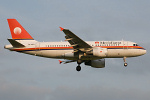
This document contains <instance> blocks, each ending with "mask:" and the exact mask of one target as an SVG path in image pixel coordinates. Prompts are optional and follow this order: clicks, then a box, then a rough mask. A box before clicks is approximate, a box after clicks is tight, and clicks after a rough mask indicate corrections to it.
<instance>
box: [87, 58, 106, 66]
mask: <svg viewBox="0 0 150 100" xmlns="http://www.w3.org/2000/svg"><path fill="white" fill-rule="evenodd" d="M84 64H85V65H88V66H91V67H94V68H104V67H105V59H99V60H90V61H88V62H85V63H84Z"/></svg>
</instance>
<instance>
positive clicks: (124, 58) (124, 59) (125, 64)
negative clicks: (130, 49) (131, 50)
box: [123, 57, 128, 67]
mask: <svg viewBox="0 0 150 100" xmlns="http://www.w3.org/2000/svg"><path fill="white" fill-rule="evenodd" d="M126 58H127V57H123V61H124V66H125V67H127V66H128V63H126Z"/></svg>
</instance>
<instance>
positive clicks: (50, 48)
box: [13, 46, 144, 51]
mask: <svg viewBox="0 0 150 100" xmlns="http://www.w3.org/2000/svg"><path fill="white" fill-rule="evenodd" d="M97 47H101V48H108V49H144V48H143V47H140V46H97ZM61 49H63V50H73V47H36V48H16V49H13V51H30V50H31V51H32V50H33V51H34V50H61Z"/></svg>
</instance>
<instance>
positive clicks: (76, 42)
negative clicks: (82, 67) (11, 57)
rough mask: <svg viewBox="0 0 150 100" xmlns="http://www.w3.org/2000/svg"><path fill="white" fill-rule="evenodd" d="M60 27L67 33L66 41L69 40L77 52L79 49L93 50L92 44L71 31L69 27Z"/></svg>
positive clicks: (84, 50)
mask: <svg viewBox="0 0 150 100" xmlns="http://www.w3.org/2000/svg"><path fill="white" fill-rule="evenodd" d="M60 29H61V31H63V32H64V33H65V35H66V36H65V38H66V41H68V42H69V43H70V44H71V46H72V47H73V48H74V51H75V52H77V51H78V50H80V51H83V52H86V51H88V50H91V48H92V46H90V45H89V44H88V43H86V42H85V41H83V40H82V39H80V38H79V37H78V36H76V35H75V34H74V33H73V32H71V31H70V30H68V29H64V28H61V27H60Z"/></svg>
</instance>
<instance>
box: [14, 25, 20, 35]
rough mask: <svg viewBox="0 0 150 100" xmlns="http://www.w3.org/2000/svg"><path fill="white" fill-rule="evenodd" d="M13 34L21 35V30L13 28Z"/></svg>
mask: <svg viewBox="0 0 150 100" xmlns="http://www.w3.org/2000/svg"><path fill="white" fill-rule="evenodd" d="M14 33H15V34H18V35H19V34H20V33H21V28H19V27H16V28H14Z"/></svg>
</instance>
